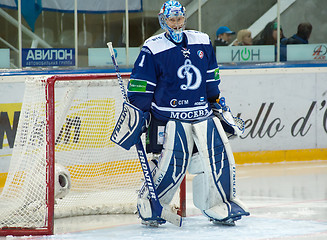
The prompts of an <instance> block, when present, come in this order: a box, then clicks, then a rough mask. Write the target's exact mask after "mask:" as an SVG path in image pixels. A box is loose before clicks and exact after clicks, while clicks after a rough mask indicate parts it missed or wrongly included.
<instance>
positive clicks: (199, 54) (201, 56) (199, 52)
mask: <svg viewBox="0 0 327 240" xmlns="http://www.w3.org/2000/svg"><path fill="white" fill-rule="evenodd" d="M198 56H199V58H201V59H202V58H203V56H204V53H203V51H201V50H199V51H198Z"/></svg>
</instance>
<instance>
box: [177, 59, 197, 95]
mask: <svg viewBox="0 0 327 240" xmlns="http://www.w3.org/2000/svg"><path fill="white" fill-rule="evenodd" d="M177 76H178V77H179V78H180V79H184V78H186V84H182V85H181V89H182V90H196V89H198V88H199V87H200V84H201V82H202V76H201V72H200V70H199V69H198V68H197V67H196V66H194V65H193V64H192V62H191V60H190V59H186V60H185V62H184V65H182V66H180V67H179V68H178V70H177ZM193 79H194V80H193Z"/></svg>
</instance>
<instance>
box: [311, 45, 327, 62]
mask: <svg viewBox="0 0 327 240" xmlns="http://www.w3.org/2000/svg"><path fill="white" fill-rule="evenodd" d="M326 54H327V47H326V46H325V45H320V46H317V47H315V49H314V50H313V54H312V56H313V57H314V58H313V59H315V60H326Z"/></svg>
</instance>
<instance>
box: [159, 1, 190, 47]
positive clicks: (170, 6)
mask: <svg viewBox="0 0 327 240" xmlns="http://www.w3.org/2000/svg"><path fill="white" fill-rule="evenodd" d="M173 17H177V18H178V17H183V20H184V21H183V23H182V24H181V25H179V26H178V25H177V26H176V28H172V27H170V26H169V25H168V24H167V20H168V19H169V18H173ZM158 18H159V23H160V26H161V28H162V29H163V30H165V31H166V32H167V33H168V35H169V37H171V39H172V40H173V41H174V42H176V43H180V42H182V40H183V30H184V29H185V26H186V12H185V8H184V7H183V6H182V5H181V4H180V3H179V2H178V1H167V2H165V3H164V4H163V5H162V7H161V9H160V12H159V15H158ZM177 23H178V24H179V22H177Z"/></svg>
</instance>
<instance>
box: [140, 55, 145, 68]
mask: <svg viewBox="0 0 327 240" xmlns="http://www.w3.org/2000/svg"><path fill="white" fill-rule="evenodd" d="M144 59H145V55H143V56H142V59H141V62H140V63H139V67H143V66H144Z"/></svg>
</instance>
